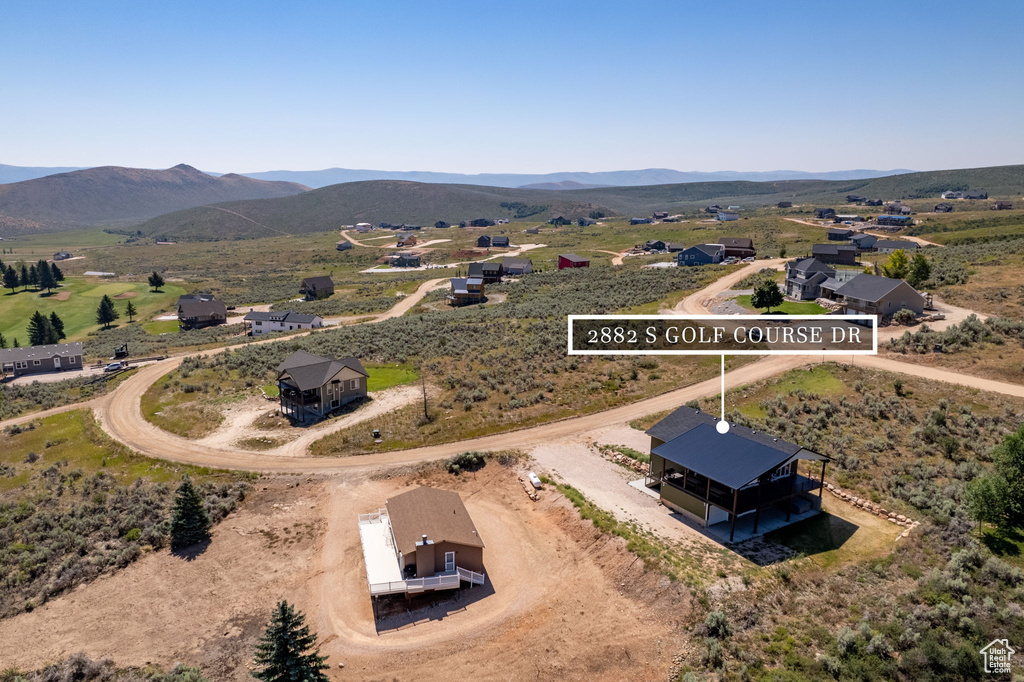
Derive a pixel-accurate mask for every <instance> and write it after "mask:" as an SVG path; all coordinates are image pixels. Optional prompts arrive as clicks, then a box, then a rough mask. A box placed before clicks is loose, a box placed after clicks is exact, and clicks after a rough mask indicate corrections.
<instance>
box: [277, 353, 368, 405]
mask: <svg viewBox="0 0 1024 682" xmlns="http://www.w3.org/2000/svg"><path fill="white" fill-rule="evenodd" d="M367 377H369V374H367V373H366V370H365V369H363V365H362V363H361V362H359V360H357V359H356V358H351V357H349V358H334V357H331V356H329V355H328V356H321V355H313V354H312V353H308V352H306V351H304V350H297V351H295V352H294V353H292V354H291V355H289V356H288V357H287V358H286V359H285V361H284V362H282V363H281V364H280V365H278V366H277V387H278V390H279V392H280V397H279V401H280V407H281V414H283V415H285V416H286V417H291V418H292V419H295V420H297V421H306V420H308V419H317V418H319V417H324V416H326V415H327V414H329V413H330V412H331V411H333V410H336V409H338V408H339V407H341V406H342V405H346V404H348V403H350V402H352V401H353V400H359V399H360V398H365V397H366V379H367Z"/></svg>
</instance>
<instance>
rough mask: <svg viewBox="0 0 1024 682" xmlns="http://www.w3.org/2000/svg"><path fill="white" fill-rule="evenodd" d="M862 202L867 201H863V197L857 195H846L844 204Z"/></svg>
mask: <svg viewBox="0 0 1024 682" xmlns="http://www.w3.org/2000/svg"><path fill="white" fill-rule="evenodd" d="M862 201H867V199H865V198H864V197H862V196H860V195H859V194H847V195H846V203H848V204H859V203H861V202H862Z"/></svg>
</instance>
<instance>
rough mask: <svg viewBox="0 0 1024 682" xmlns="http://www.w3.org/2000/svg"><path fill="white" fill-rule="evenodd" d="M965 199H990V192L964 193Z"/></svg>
mask: <svg viewBox="0 0 1024 682" xmlns="http://www.w3.org/2000/svg"><path fill="white" fill-rule="evenodd" d="M964 199H975V200H978V199H988V192H964Z"/></svg>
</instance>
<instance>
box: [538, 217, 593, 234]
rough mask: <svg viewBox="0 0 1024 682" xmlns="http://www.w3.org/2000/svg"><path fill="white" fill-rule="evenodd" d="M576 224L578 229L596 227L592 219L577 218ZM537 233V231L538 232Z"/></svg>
mask: <svg viewBox="0 0 1024 682" xmlns="http://www.w3.org/2000/svg"><path fill="white" fill-rule="evenodd" d="M576 224H577V225H578V226H579V227H590V226H591V225H597V221H596V220H594V219H593V218H577V219H576ZM538 232H539V230H538ZM535 234H536V233H535Z"/></svg>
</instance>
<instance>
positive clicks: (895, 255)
mask: <svg viewBox="0 0 1024 682" xmlns="http://www.w3.org/2000/svg"><path fill="white" fill-rule="evenodd" d="M909 274H910V259H909V258H907V252H906V251H904V250H903V249H896V250H895V251H893V252H892V253H891V254H889V260H887V261H886V262H885V263H884V264H883V265H882V275H884V276H885V277H891V278H892V279H906V278H907V275H909Z"/></svg>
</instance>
